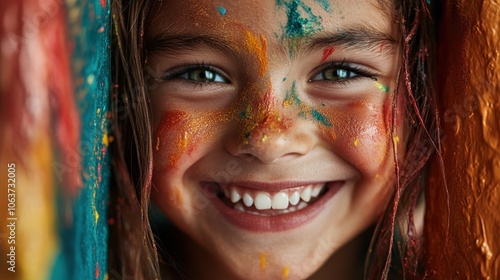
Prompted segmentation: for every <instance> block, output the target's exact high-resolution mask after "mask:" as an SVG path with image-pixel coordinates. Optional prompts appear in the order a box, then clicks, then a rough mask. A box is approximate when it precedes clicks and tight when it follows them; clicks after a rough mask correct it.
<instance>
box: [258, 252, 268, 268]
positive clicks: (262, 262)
mask: <svg viewBox="0 0 500 280" xmlns="http://www.w3.org/2000/svg"><path fill="white" fill-rule="evenodd" d="M259 260H260V268H261V269H266V260H267V255H266V254H265V253H260V255H259Z"/></svg>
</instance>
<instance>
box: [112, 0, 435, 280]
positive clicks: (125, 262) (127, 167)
mask: <svg viewBox="0 0 500 280" xmlns="http://www.w3.org/2000/svg"><path fill="white" fill-rule="evenodd" d="M157 1H159V2H161V0H144V1H132V0H113V1H111V2H112V8H111V9H112V10H111V11H112V21H113V22H112V23H113V34H112V37H113V39H112V67H113V69H112V71H113V83H114V86H113V88H112V104H111V111H112V116H111V118H112V124H113V127H112V133H113V136H114V138H115V141H114V142H113V143H112V144H111V145H110V152H111V157H112V166H113V169H112V172H113V180H112V185H111V193H110V195H111V199H110V206H109V209H110V210H109V213H110V214H109V219H110V221H113V223H111V222H110V225H109V227H110V238H109V240H110V241H109V242H110V247H109V248H110V250H109V252H110V253H109V271H110V275H111V274H113V273H114V272H116V273H118V275H120V276H121V277H122V278H126V277H127V276H128V277H133V279H159V278H160V269H159V264H158V255H157V249H156V245H155V240H154V237H153V234H152V231H151V227H150V224H149V219H148V208H149V205H150V203H149V201H150V192H151V188H152V186H151V179H152V172H153V164H152V162H153V150H154V149H155V145H156V144H155V143H156V139H152V136H151V135H153V133H152V130H153V128H152V114H151V111H150V103H149V98H148V86H151V85H150V81H151V80H152V77H150V74H149V72H148V69H147V61H146V59H147V54H146V48H145V46H144V45H145V42H144V29H145V25H146V21H147V20H148V16H150V13H152V6H153V5H155V4H157V3H156V2H157ZM379 2H384V3H382V4H383V5H382V7H384V8H385V9H390V12H389V14H391V15H393V21H394V22H396V23H397V26H398V28H399V33H400V36H401V37H400V48H401V53H402V57H401V61H402V64H401V65H402V67H401V69H400V71H399V75H398V77H399V78H398V84H397V87H396V88H395V89H391V90H393V91H394V99H393V101H392V105H393V108H392V111H393V112H392V114H393V117H392V133H393V135H391V139H393V146H394V147H395V145H396V144H397V135H396V134H395V126H396V123H397V122H404V125H405V126H406V128H407V131H409V132H408V137H406V139H409V140H408V142H407V143H399V145H402V144H403V145H405V146H406V151H405V154H404V156H402V155H398V149H396V148H394V149H393V151H394V173H395V175H396V176H395V177H396V180H395V183H394V190H395V191H394V193H393V195H392V197H391V199H390V202H389V204H388V206H387V208H386V211H385V212H384V213H382V215H381V216H380V219H379V220H378V222H377V225H376V229H375V233H374V235H373V238H372V242H371V245H370V248H369V250H368V255H367V258H366V263H365V278H366V279H387V278H391V276H392V275H399V276H400V275H404V277H405V278H410V279H411V278H422V277H424V276H425V268H424V267H423V265H422V259H421V257H422V256H421V253H422V247H421V244H422V237H421V236H420V235H419V234H418V232H417V230H416V228H415V223H414V210H415V208H416V206H417V203H419V198H421V196H422V193H423V189H424V182H425V166H426V163H427V162H428V160H429V158H430V156H431V155H432V154H433V153H434V152H435V151H438V154H439V151H440V144H439V134H440V133H439V126H438V123H439V119H438V112H437V106H436V104H435V96H434V91H433V86H432V84H433V76H434V75H433V72H432V71H433V64H434V45H433V42H434V37H433V30H434V26H433V22H432V21H433V20H432V18H431V14H430V8H431V5H429V4H428V3H427V2H426V1H425V0H407V1H394V2H396V3H385V2H387V1H379ZM331 52H333V50H332V51H331ZM330 54H331V53H330ZM325 56H326V57H328V55H327V54H325ZM399 99H402V100H404V101H405V106H406V112H407V115H406V116H405V119H404V120H398V119H396V112H395V111H396V110H395V108H396V104H397V102H398V100H399ZM165 242H168V241H165Z"/></svg>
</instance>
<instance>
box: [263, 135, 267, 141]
mask: <svg viewBox="0 0 500 280" xmlns="http://www.w3.org/2000/svg"><path fill="white" fill-rule="evenodd" d="M266 141H267V135H266V134H264V136H262V143H265V142H266Z"/></svg>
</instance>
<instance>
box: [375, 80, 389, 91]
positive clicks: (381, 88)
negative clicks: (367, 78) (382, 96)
mask: <svg viewBox="0 0 500 280" xmlns="http://www.w3.org/2000/svg"><path fill="white" fill-rule="evenodd" d="M373 83H374V84H375V86H376V87H377V88H378V89H379V90H381V91H383V92H389V87H388V86H385V85H383V84H381V83H380V82H379V81H373Z"/></svg>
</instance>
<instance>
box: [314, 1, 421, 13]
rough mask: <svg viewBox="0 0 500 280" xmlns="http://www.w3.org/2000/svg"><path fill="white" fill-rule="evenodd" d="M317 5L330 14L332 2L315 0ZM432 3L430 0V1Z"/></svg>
mask: <svg viewBox="0 0 500 280" xmlns="http://www.w3.org/2000/svg"><path fill="white" fill-rule="evenodd" d="M315 1H316V3H318V4H320V5H321V7H323V10H325V11H327V12H329V11H330V2H328V0H315ZM428 1H430V0H428Z"/></svg>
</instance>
